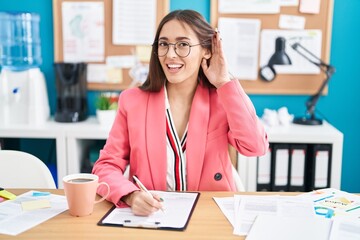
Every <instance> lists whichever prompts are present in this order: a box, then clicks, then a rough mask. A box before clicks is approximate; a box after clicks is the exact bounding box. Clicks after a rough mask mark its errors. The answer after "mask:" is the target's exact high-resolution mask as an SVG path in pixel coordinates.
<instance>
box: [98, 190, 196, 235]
mask: <svg viewBox="0 0 360 240" xmlns="http://www.w3.org/2000/svg"><path fill="white" fill-rule="evenodd" d="M153 192H154V193H156V194H157V195H159V196H160V197H161V198H162V199H164V202H163V206H164V211H161V210H159V211H157V212H155V213H153V214H152V215H150V216H136V215H134V214H133V213H132V211H131V208H129V207H128V208H116V207H113V208H111V209H110V211H109V212H108V213H107V214H106V215H105V216H104V217H103V218H102V219H101V220H100V221H99V223H98V225H100V226H119V227H138V228H156V229H167V230H178V231H182V230H185V229H186V226H187V224H188V222H189V220H190V217H191V214H192V212H193V210H194V208H195V206H196V203H197V200H198V198H199V195H200V193H196V192H162V191H153Z"/></svg>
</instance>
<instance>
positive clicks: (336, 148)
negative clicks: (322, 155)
mask: <svg viewBox="0 0 360 240" xmlns="http://www.w3.org/2000/svg"><path fill="white" fill-rule="evenodd" d="M266 132H267V134H268V139H269V142H270V143H304V144H331V145H332V161H331V180H330V182H331V187H333V188H337V189H340V186H341V165H342V152H343V138H344V136H343V134H342V133H341V132H340V131H339V130H337V129H336V128H334V127H333V126H332V125H331V124H329V123H328V122H325V121H324V123H323V125H319V126H306V125H299V124H290V125H289V126H287V127H283V126H276V127H271V128H269V127H266ZM238 172H239V174H240V176H241V178H242V181H243V183H244V185H245V189H246V191H256V184H257V179H256V177H257V176H256V175H257V174H256V173H257V160H256V157H244V156H241V155H239V157H238Z"/></svg>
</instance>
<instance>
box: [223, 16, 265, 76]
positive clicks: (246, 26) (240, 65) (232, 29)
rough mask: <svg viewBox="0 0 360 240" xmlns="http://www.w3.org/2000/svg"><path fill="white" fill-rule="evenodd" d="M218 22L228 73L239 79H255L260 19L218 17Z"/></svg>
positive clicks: (256, 74)
mask: <svg viewBox="0 0 360 240" xmlns="http://www.w3.org/2000/svg"><path fill="white" fill-rule="evenodd" d="M218 24H219V25H218V27H219V30H220V35H221V38H222V41H223V49H224V54H225V56H226V59H227V61H228V64H229V71H230V73H231V74H232V75H233V76H235V77H236V78H238V79H240V80H256V79H257V76H258V55H259V54H258V52H259V47H258V46H259V37H260V24H261V22H260V20H258V19H241V18H220V19H219V23H218Z"/></svg>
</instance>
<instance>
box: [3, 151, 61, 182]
mask: <svg viewBox="0 0 360 240" xmlns="http://www.w3.org/2000/svg"><path fill="white" fill-rule="evenodd" d="M0 187H3V188H30V189H35V188H49V189H55V188H56V185H55V182H54V179H53V177H52V175H51V172H50V170H49V168H48V167H47V166H46V165H45V164H44V163H43V162H42V161H41V160H40V159H39V158H37V157H35V156H34V155H31V154H29V153H26V152H22V151H13V150H0Z"/></svg>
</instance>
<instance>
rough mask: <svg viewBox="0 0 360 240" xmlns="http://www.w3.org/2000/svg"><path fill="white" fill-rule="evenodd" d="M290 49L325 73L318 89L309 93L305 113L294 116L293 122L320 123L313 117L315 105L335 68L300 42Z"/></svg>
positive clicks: (320, 122)
mask: <svg viewBox="0 0 360 240" xmlns="http://www.w3.org/2000/svg"><path fill="white" fill-rule="evenodd" d="M291 47H292V49H294V50H295V51H296V52H297V53H298V54H300V55H301V56H302V57H303V58H305V59H306V60H308V61H309V62H311V63H312V64H314V65H315V66H317V67H318V68H320V70H321V71H323V72H324V73H325V75H326V78H325V80H324V81H323V82H322V84H321V86H320V88H319V90H318V91H317V92H316V93H315V94H313V95H311V96H310V97H309V99H308V100H307V101H306V103H305V105H306V115H305V116H303V117H298V118H294V120H293V122H294V123H296V124H303V125H321V124H322V120H321V119H319V118H316V117H315V106H316V104H317V102H318V100H319V98H320V96H321V94H322V92H323V90H324V88H325V86H326V85H327V84H328V82H329V80H330V78H331V77H332V75H333V74H334V73H335V68H334V67H333V66H331V65H330V64H327V63H325V62H323V61H322V60H321V59H319V58H318V57H316V56H315V55H314V54H313V53H311V52H310V51H309V50H308V49H306V48H305V47H304V46H302V45H301V44H300V43H293V44H292V45H291Z"/></svg>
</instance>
